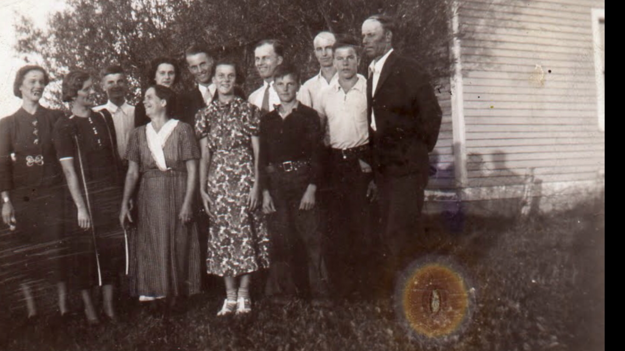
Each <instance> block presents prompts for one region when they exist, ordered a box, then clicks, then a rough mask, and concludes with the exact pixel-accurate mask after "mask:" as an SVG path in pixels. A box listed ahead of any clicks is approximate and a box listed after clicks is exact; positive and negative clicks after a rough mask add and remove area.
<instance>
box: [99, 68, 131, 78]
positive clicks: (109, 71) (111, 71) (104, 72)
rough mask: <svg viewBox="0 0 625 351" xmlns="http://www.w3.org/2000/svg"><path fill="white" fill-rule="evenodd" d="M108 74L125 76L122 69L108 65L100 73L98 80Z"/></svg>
mask: <svg viewBox="0 0 625 351" xmlns="http://www.w3.org/2000/svg"><path fill="white" fill-rule="evenodd" d="M109 74H123V75H126V72H124V69H123V68H122V66H120V65H110V66H107V67H105V68H104V69H102V70H101V71H100V79H102V78H104V77H106V76H108V75H109Z"/></svg>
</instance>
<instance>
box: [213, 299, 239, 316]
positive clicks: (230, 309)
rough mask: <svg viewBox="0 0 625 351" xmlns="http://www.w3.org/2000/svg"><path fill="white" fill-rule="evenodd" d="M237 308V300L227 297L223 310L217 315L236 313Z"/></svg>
mask: <svg viewBox="0 0 625 351" xmlns="http://www.w3.org/2000/svg"><path fill="white" fill-rule="evenodd" d="M236 309H237V301H231V300H228V299H225V300H224V305H223V306H222V307H221V310H220V311H219V312H217V316H219V317H222V316H227V315H229V314H232V313H234V312H235V311H236Z"/></svg>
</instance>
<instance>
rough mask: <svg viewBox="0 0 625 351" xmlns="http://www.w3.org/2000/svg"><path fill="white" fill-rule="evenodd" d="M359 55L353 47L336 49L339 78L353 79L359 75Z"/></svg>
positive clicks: (335, 63) (336, 66) (335, 62)
mask: <svg viewBox="0 0 625 351" xmlns="http://www.w3.org/2000/svg"><path fill="white" fill-rule="evenodd" d="M359 61H360V60H359V59H358V54H357V53H356V50H355V49H354V48H353V47H351V46H346V47H342V48H338V49H336V51H335V52H334V67H335V68H336V70H337V71H338V72H339V78H341V79H351V78H353V77H354V76H355V75H356V73H358V63H359Z"/></svg>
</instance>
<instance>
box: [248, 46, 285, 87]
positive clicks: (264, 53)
mask: <svg viewBox="0 0 625 351" xmlns="http://www.w3.org/2000/svg"><path fill="white" fill-rule="evenodd" d="M281 63H282V56H278V55H277V54H276V52H275V51H274V49H273V45H271V44H265V45H262V46H259V47H257V48H256V50H254V64H255V65H256V70H258V74H259V75H260V77H261V78H262V79H265V80H268V79H271V78H273V74H274V72H275V71H276V67H278V66H279V65H280V64H281Z"/></svg>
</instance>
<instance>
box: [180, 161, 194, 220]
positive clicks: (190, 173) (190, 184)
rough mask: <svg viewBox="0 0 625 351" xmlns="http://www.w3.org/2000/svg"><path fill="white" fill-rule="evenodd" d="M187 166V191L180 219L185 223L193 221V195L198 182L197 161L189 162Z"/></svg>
mask: <svg viewBox="0 0 625 351" xmlns="http://www.w3.org/2000/svg"><path fill="white" fill-rule="evenodd" d="M185 165H186V166H187V191H186V192H185V194H184V202H183V204H182V209H181V210H180V215H179V216H178V217H179V218H180V220H181V221H182V222H183V223H188V222H189V221H190V220H191V215H192V210H191V205H192V203H193V193H194V192H195V184H196V182H197V160H193V159H191V160H187V161H186V162H185Z"/></svg>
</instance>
